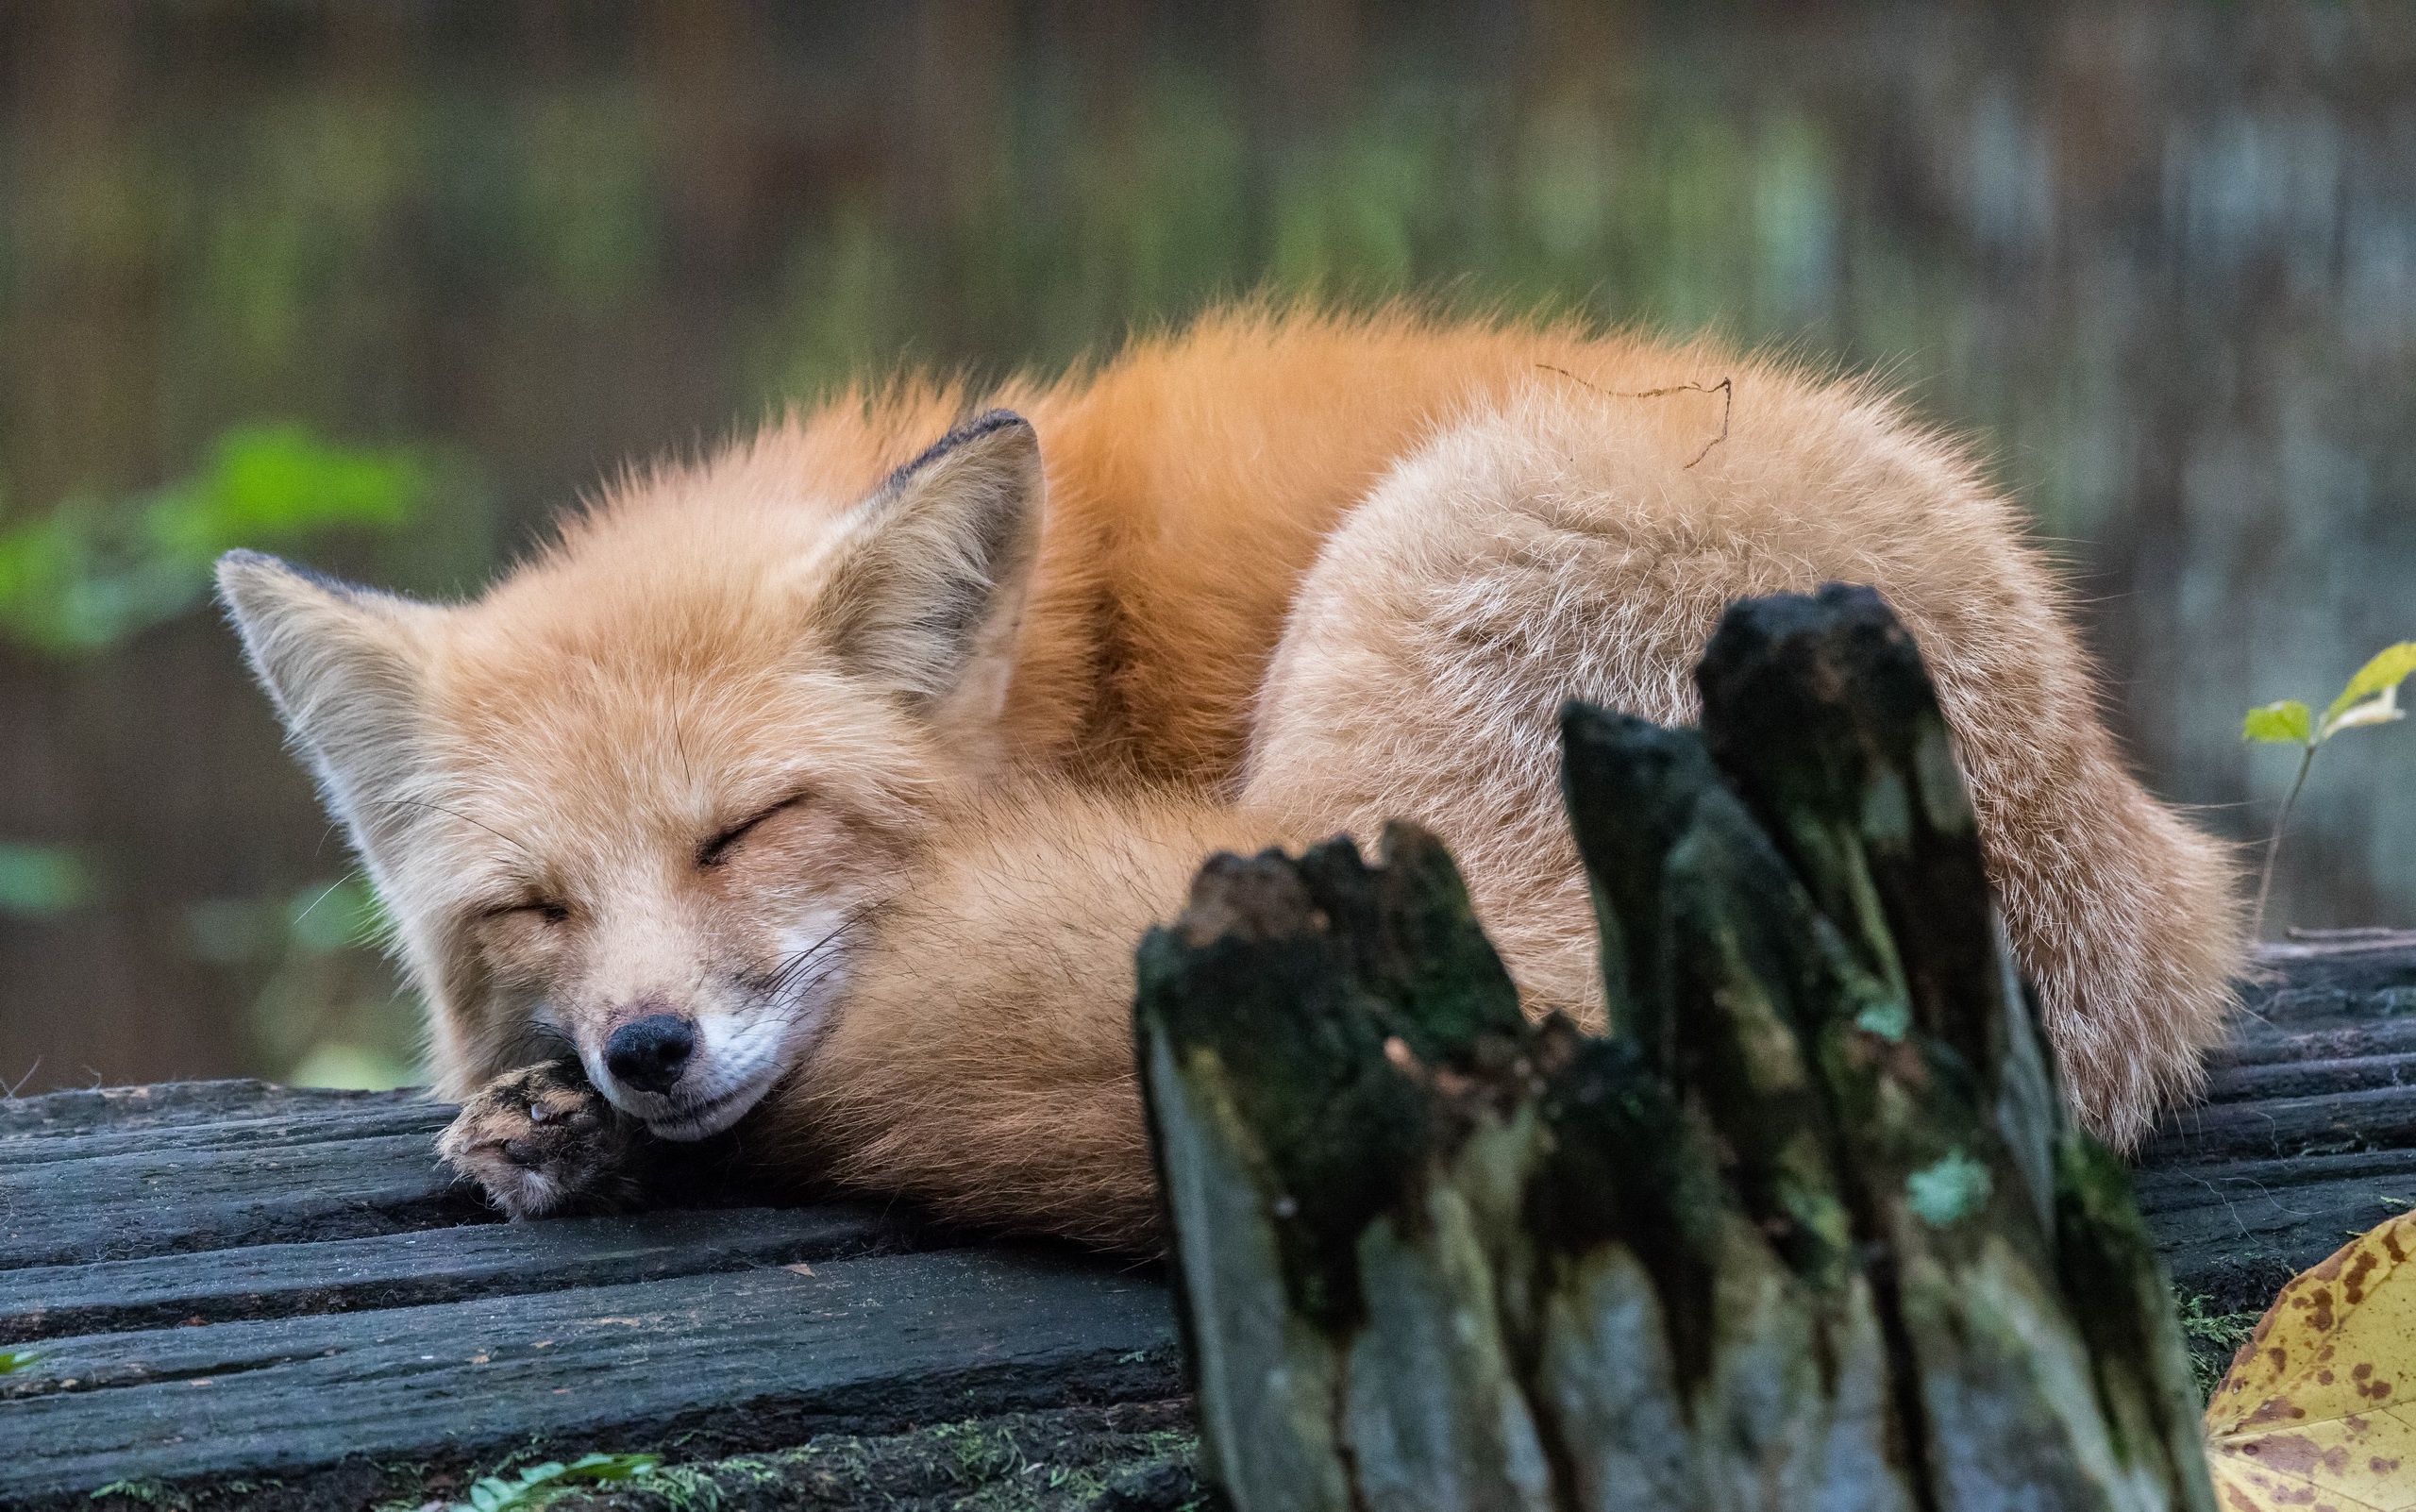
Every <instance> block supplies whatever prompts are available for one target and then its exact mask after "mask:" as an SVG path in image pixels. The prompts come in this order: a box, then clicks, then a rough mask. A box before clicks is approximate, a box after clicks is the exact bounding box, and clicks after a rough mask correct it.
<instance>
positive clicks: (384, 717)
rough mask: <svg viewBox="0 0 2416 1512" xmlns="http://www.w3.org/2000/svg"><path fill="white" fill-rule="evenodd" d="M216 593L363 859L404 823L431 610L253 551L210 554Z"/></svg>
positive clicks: (408, 815)
mask: <svg viewBox="0 0 2416 1512" xmlns="http://www.w3.org/2000/svg"><path fill="white" fill-rule="evenodd" d="M218 594H219V596H220V598H221V599H223V600H224V601H225V603H226V605H227V613H228V615H229V616H230V617H231V618H232V619H233V620H234V622H235V629H236V630H237V631H238V632H239V633H240V634H241V635H242V636H243V650H244V653H245V655H246V656H247V658H248V659H249V660H250V662H251V664H252V670H253V671H254V672H255V673H257V674H258V675H259V677H260V682H261V684H262V685H263V686H265V687H266V688H267V689H268V696H269V697H270V699H271V700H272V701H273V702H275V703H276V705H277V714H279V715H280V716H281V717H282V718H283V719H284V721H285V729H286V732H287V733H288V734H289V735H291V736H292V737H293V739H294V745H295V746H296V747H297V748H299V749H300V750H301V752H302V755H303V757H304V759H305V760H306V761H307V762H308V764H310V768H311V771H312V773H313V774H314V775H315V776H316V777H317V778H318V780H319V787H320V790H321V792H323V793H324V794H325V795H326V797H327V807H328V808H329V809H330V810H332V811H333V812H334V814H335V816H336V817H337V818H338V819H339V820H341V821H342V822H343V823H344V826H345V827H346V828H348V829H349V830H350V831H351V832H352V835H353V840H354V843H355V844H356V845H357V846H358V847H359V848H360V849H361V853H362V855H363V857H364V858H365V859H367V860H368V861H369V863H370V865H371V867H372V869H373V871H375V870H377V869H379V864H380V859H381V857H382V856H384V855H385V854H387V853H388V848H389V846H390V845H391V843H392V842H393V841H394V839H395V837H396V836H397V835H398V834H399V833H400V832H401V831H403V830H405V829H407V828H409V827H410V825H411V823H412V822H413V818H414V815H413V811H412V810H411V808H410V806H409V805H406V804H401V803H395V802H393V801H390V800H391V799H394V798H399V797H402V796H403V795H404V794H405V793H406V792H407V791H408V790H409V789H411V788H412V787H413V786H415V785H416V784H417V781H418V780H419V777H420V774H421V773H422V772H423V771H424V770H425V769H426V767H427V763H426V762H425V760H424V759H423V756H422V753H421V752H422V747H423V744H424V741H423V738H422V736H421V733H420V731H421V720H420V716H419V712H420V707H421V685H422V682H423V670H422V669H423V665H424V661H425V653H424V649H423V647H424V644H425V642H424V635H425V631H426V630H427V627H428V623H429V622H430V621H431V620H432V619H433V617H434V616H435V615H436V614H438V613H441V612H440V611H438V610H436V609H433V608H431V607H429V606H428V605H426V604H419V603H414V602H412V601H411V600H410V599H408V598H400V597H396V596H394V595H391V594H382V593H377V592H376V591H374V590H371V589H367V588H356V587H354V586H353V585H352V584H350V583H345V582H339V581H337V580H335V579H332V578H325V577H321V576H320V575H318V574H317V573H313V572H310V571H307V570H305V569H302V568H298V567H294V566H292V565H289V564H288V563H283V562H280V561H278V560H277V558H275V557H272V556H265V555H263V554H261V553H260V552H258V551H229V552H228V553H227V554H226V555H225V556H223V557H221V558H219V559H218Z"/></svg>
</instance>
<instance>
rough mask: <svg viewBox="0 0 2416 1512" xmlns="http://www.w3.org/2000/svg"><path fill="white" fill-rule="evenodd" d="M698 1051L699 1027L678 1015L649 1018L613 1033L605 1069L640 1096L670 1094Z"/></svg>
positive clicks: (624, 1026) (631, 1022)
mask: <svg viewBox="0 0 2416 1512" xmlns="http://www.w3.org/2000/svg"><path fill="white" fill-rule="evenodd" d="M694 1050H696V1023H695V1021H694V1020H692V1019H687V1018H682V1017H681V1016H679V1015H678V1014H650V1015H648V1016H646V1017H644V1018H638V1019H633V1020H631V1021H630V1022H629V1023H626V1024H623V1025H622V1026H621V1027H620V1028H618V1029H616V1030H614V1031H612V1038H611V1039H608V1040H606V1041H605V1042H604V1065H605V1067H607V1068H608V1069H610V1070H611V1071H612V1075H613V1077H614V1078H615V1079H616V1080H618V1081H621V1082H625V1083H627V1084H629V1085H630V1086H633V1087H636V1088H637V1089H638V1090H639V1091H641V1092H668V1091H670V1090H671V1084H672V1083H674V1082H677V1081H679V1073H680V1072H681V1071H683V1070H685V1069H687V1067H688V1056H689V1055H690V1054H691V1053H692V1052H693V1051H694Z"/></svg>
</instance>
